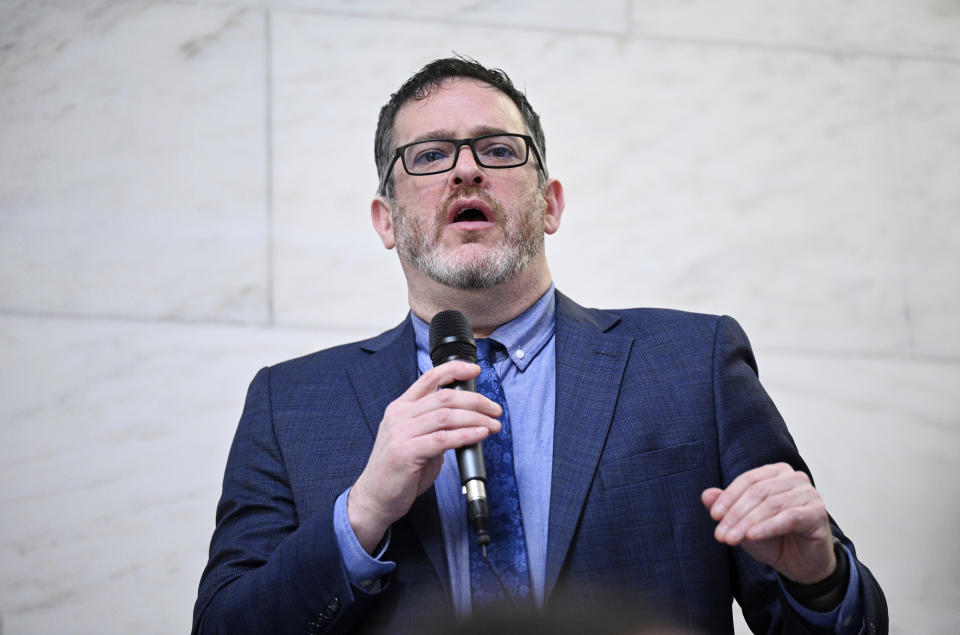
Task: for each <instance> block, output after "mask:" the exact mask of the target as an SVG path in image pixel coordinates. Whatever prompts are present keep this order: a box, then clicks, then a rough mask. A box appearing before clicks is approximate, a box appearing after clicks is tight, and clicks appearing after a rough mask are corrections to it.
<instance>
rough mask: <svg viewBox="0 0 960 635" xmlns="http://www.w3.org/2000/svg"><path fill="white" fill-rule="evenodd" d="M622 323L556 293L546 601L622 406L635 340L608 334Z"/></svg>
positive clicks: (558, 572)
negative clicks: (620, 395)
mask: <svg viewBox="0 0 960 635" xmlns="http://www.w3.org/2000/svg"><path fill="white" fill-rule="evenodd" d="M618 321H619V318H618V317H617V316H615V315H613V314H611V313H607V312H603V311H596V310H587V309H584V308H582V307H580V306H578V305H577V304H575V303H574V302H573V301H571V300H570V299H568V298H566V297H565V296H563V295H562V294H560V293H557V322H556V324H557V326H556V338H557V340H556V351H557V352H556V358H557V359H556V365H557V373H556V416H555V424H554V439H553V481H552V485H551V494H550V520H549V528H548V533H547V571H546V581H545V586H546V588H545V596H546V597H549V595H550V593H551V591H552V590H553V588H554V586H555V585H556V583H557V578H558V577H559V575H560V570H561V568H562V566H563V561H564V559H565V558H566V554H567V551H568V550H569V548H570V542H571V540H572V539H573V534H574V531H575V530H576V527H577V525H578V524H579V522H580V514H581V511H582V509H583V504H584V501H585V500H586V496H587V492H588V491H589V489H590V485H591V483H592V482H593V477H594V474H595V472H596V468H597V462H598V461H599V459H600V453H601V451H602V450H603V446H604V443H605V442H606V439H607V432H608V430H609V428H610V423H611V420H612V418H613V412H614V409H615V408H616V404H617V395H618V393H619V391H620V383H621V381H622V379H623V372H624V368H625V367H626V362H627V357H628V356H629V354H630V348H631V346H632V344H633V340H632V338H629V337H622V336H619V335H613V334H608V333H605V331H606V330H608V329H610V328H611V327H612V326H613V325H614V324H616V323H617V322H618Z"/></svg>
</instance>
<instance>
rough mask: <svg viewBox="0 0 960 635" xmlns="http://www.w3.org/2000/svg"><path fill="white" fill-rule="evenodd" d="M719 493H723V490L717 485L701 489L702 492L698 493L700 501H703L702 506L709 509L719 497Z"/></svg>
mask: <svg viewBox="0 0 960 635" xmlns="http://www.w3.org/2000/svg"><path fill="white" fill-rule="evenodd" d="M720 494H723V490H722V489H720V488H719V487H710V488H707V489H705V490H703V493H701V494H700V501H701V502H703V506H704V507H706V508H707V509H710V508H711V507H713V504H714V503H715V502H716V501H717V499H718V498H719V497H720Z"/></svg>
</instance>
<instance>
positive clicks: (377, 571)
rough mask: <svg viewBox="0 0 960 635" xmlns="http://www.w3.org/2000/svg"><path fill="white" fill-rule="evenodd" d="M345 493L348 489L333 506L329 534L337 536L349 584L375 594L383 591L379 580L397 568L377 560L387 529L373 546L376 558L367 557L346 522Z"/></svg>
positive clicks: (383, 549)
mask: <svg viewBox="0 0 960 635" xmlns="http://www.w3.org/2000/svg"><path fill="white" fill-rule="evenodd" d="M349 493H350V489H349V488H347V489H346V490H345V491H344V492H343V493H342V494H340V496H339V497H337V501H336V503H334V505H333V532H334V534H336V536H337V545H338V546H339V547H340V556H341V557H342V558H343V566H344V568H345V569H346V570H347V578H348V579H349V580H350V584H352V585H353V586H355V587H358V588H359V589H361V590H362V591H364V592H366V593H379V592H380V590H381V589H382V588H383V584H382V579H383V577H384V576H386V575H387V574H388V573H390V572H391V571H393V570H394V568H396V566H397V564H396V563H395V562H392V561H390V560H381V558H382V557H383V554H384V553H385V552H386V551H387V547H388V546H389V545H390V530H389V529H387V533H386V535H385V536H384V537H383V540H382V541H380V544H379V545H377V547H378V548H377V552H376V554H374V555H373V556H371V555H370V554H368V553H367V552H366V551H365V550H364V548H363V547H361V546H360V541H359V540H357V534H356V533H355V532H354V531H353V527H352V526H351V525H350V518H349V517H348V516H347V494H349Z"/></svg>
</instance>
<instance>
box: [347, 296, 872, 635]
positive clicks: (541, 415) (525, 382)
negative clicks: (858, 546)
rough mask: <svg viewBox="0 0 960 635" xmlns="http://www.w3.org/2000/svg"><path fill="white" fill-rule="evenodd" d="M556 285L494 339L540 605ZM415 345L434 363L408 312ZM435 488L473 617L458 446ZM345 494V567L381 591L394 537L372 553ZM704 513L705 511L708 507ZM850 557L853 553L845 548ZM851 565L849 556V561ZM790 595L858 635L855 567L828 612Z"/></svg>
mask: <svg viewBox="0 0 960 635" xmlns="http://www.w3.org/2000/svg"><path fill="white" fill-rule="evenodd" d="M555 297H556V295H555V293H554V286H553V285H552V284H551V285H550V289H549V290H548V291H547V292H546V293H545V294H544V295H543V296H542V297H541V298H540V299H539V300H538V301H537V302H536V303H535V304H533V306H531V307H530V308H529V309H527V310H526V311H524V312H523V313H522V314H520V315H519V316H517V317H516V318H514V319H513V320H511V321H510V322H507V323H506V324H504V325H502V326H500V327H499V328H498V329H497V330H495V331H494V332H493V333H491V334H490V339H493V340H496V341H497V342H499V343H500V344H502V345H503V347H504V349H505V350H499V349H498V351H497V356H496V359H495V360H494V363H493V366H494V368H495V369H496V370H497V373H498V374H499V375H500V379H501V382H502V384H503V391H504V395H505V396H506V399H507V403H508V404H509V406H510V421H511V424H512V426H513V442H514V448H513V450H514V456H515V458H516V461H515V463H514V467H515V469H516V472H517V487H518V489H519V490H520V513H521V514H522V515H523V530H524V533H525V536H526V541H527V560H528V563H529V569H530V578H531V580H530V581H531V586H532V589H533V595H534V600H535V602H536V605H537V606H538V607H542V606H543V601H544V579H545V576H546V565H547V527H548V521H549V507H550V484H551V480H552V479H551V476H552V471H553V422H554V411H555V396H556V383H555V382H556V341H555V337H554V331H555V324H556V322H555V308H556V300H555ZM411 318H412V321H413V329H414V333H415V336H416V344H417V366H418V367H419V370H420V373H421V374H422V373H424V372H426V371H428V370H430V369H431V368H432V367H433V363H432V361H431V360H430V326H429V324H427V323H426V322H424V321H423V320H421V319H420V318H418V317H417V316H416V315H412V314H411ZM434 487H435V490H436V494H437V505H438V508H439V512H440V521H441V526H442V528H443V542H444V549H445V551H446V557H447V563H448V566H449V575H450V589H451V593H452V596H453V597H452V600H453V605H454V609H455V610H456V612H457V614H458V615H469V614H470V609H471V601H470V553H469V545H468V543H467V540H468V531H467V512H466V499H465V497H464V495H463V493H462V487H461V485H460V475H459V472H458V470H457V458H456V453H455V451H454V450H448V451H447V452H446V453H444V461H443V467H442V468H441V470H440V475H439V476H438V477H437V480H436V482H435V483H434ZM348 493H349V490H347V491H345V492H343V493H342V494H341V495H340V497H339V498H338V499H337V501H336V504H335V506H334V528H335V531H336V536H337V542H338V544H339V546H340V551H341V554H342V556H343V561H344V566H345V568H346V570H347V574H348V576H349V577H350V581H351V583H352V584H354V586H356V587H358V588H359V589H361V590H363V591H364V592H367V593H376V592H378V591H379V590H380V579H381V578H383V577H384V576H385V575H387V574H388V573H389V572H390V571H392V570H393V569H394V567H395V566H396V564H395V563H394V562H391V561H384V560H381V559H380V558H381V557H382V556H383V554H384V552H385V551H386V547H387V545H388V544H389V541H390V533H389V531H388V532H387V535H386V536H385V537H384V540H383V542H382V543H381V545H380V546H379V547H378V550H377V553H375V554H374V555H373V556H370V555H368V554H367V553H366V551H364V549H363V547H361V546H360V543H359V541H358V540H357V537H356V535H355V534H354V532H353V529H352V528H351V527H350V521H349V519H348V517H347V502H346V501H347V494H348ZM704 513H706V512H704ZM848 556H849V552H848ZM852 562H853V560H852V558H851V563H852ZM784 595H785V596H787V598H788V601H789V602H790V603H791V605H792V606H793V608H794V609H795V610H796V611H797V613H798V614H799V615H801V616H803V617H804V618H806V619H807V620H808V621H809V622H811V623H813V624H816V625H818V626H823V627H826V628H829V627H830V626H831V625H833V626H834V627H835V629H836V632H837V633H838V634H839V635H847V633H856V632H857V628H858V626H859V624H858V623H856V622H859V620H856V616H858V615H860V614H862V611H861V610H860V593H859V581H858V576H857V572H856V567H855V566H852V565H851V567H850V584H849V585H848V588H847V595H846V597H845V598H844V601H843V602H842V603H841V604H840V606H838V607H837V608H836V609H834V610H833V611H831V612H829V613H816V612H813V611H810V610H808V609H806V608H804V607H803V606H801V605H800V604H799V603H797V602H796V601H795V600H793V598H792V597H790V595H789V593H787V592H786V590H785V589H784Z"/></svg>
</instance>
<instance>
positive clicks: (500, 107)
mask: <svg viewBox="0 0 960 635" xmlns="http://www.w3.org/2000/svg"><path fill="white" fill-rule="evenodd" d="M394 126H395V132H394V137H395V140H396V144H397V145H398V146H400V145H404V144H406V143H410V142H412V141H417V140H422V139H432V138H447V139H462V138H467V137H476V136H480V135H483V134H489V133H494V132H513V133H521V134H523V133H526V128H525V127H524V123H523V118H522V116H521V115H520V111H519V110H518V109H517V107H516V105H514V103H513V102H512V101H511V100H510V98H508V97H507V96H506V95H504V94H503V93H501V92H500V91H498V90H496V89H495V88H493V87H491V86H490V85H488V84H485V83H482V82H479V81H477V80H472V79H465V78H457V79H448V80H446V81H444V83H443V84H441V86H440V88H439V89H437V90H435V91H434V92H433V93H431V94H430V96H429V97H427V98H426V99H422V100H413V101H410V102H407V103H406V104H404V106H403V107H402V108H401V109H400V110H399V112H398V113H397V116H396V119H395V122H394ZM392 178H393V183H394V198H393V199H392V200H391V206H392V213H391V218H392V222H393V231H394V237H395V240H396V244H397V250H398V251H399V252H400V256H401V258H403V259H405V260H406V261H407V262H409V263H410V264H411V265H413V266H414V267H416V268H417V269H418V270H420V271H421V272H423V273H424V274H426V275H428V276H429V277H431V278H433V279H434V280H436V281H437V282H440V283H442V284H444V285H447V286H451V287H455V288H460V289H483V288H488V287H491V286H494V285H496V284H499V283H501V282H504V281H506V280H509V279H510V278H512V277H513V276H514V275H515V274H516V273H518V272H519V271H521V270H522V269H523V268H524V267H525V266H526V265H527V264H529V263H530V261H531V260H533V258H534V257H536V256H537V255H538V254H540V253H541V252H542V250H543V235H544V211H545V209H546V206H547V203H546V201H545V199H544V196H543V192H542V190H541V189H540V187H539V184H538V172H537V166H536V160H535V159H534V158H533V156H532V153H531V157H530V160H529V161H528V162H527V164H526V165H523V166H520V167H516V168H508V169H489V168H482V167H479V166H478V165H477V164H476V161H475V159H474V157H473V154H472V152H471V151H470V148H469V146H466V145H465V146H463V147H462V148H461V150H460V156H459V159H458V160H457V165H456V166H455V167H454V168H453V170H451V171H449V172H444V173H441V174H432V175H427V176H411V175H409V174H407V173H406V172H405V171H404V169H403V166H402V165H399V159H398V165H396V166H394V170H393V177H392Z"/></svg>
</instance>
